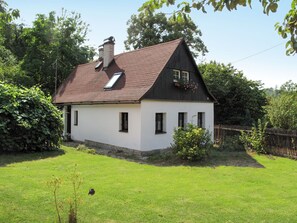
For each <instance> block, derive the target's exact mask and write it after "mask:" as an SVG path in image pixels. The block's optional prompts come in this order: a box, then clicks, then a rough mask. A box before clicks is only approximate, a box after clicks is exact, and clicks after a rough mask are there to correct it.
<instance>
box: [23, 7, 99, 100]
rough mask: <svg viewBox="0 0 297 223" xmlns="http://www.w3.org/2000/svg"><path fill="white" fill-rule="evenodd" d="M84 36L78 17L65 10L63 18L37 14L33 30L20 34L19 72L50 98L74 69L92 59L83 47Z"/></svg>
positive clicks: (90, 53) (86, 29)
mask: <svg viewBox="0 0 297 223" xmlns="http://www.w3.org/2000/svg"><path fill="white" fill-rule="evenodd" d="M87 32H88V25H86V24H85V23H84V22H83V21H82V20H81V16H80V14H77V13H74V12H72V13H71V14H69V13H67V11H65V10H63V12H62V16H56V14H55V12H50V13H49V15H48V16H46V15H43V14H38V15H37V18H36V20H35V21H34V22H33V27H32V28H25V29H24V31H23V34H22V36H23V39H24V40H25V43H26V54H25V55H24V57H23V61H22V68H23V69H24V70H25V71H26V72H27V73H29V74H30V76H31V77H32V84H33V85H35V84H40V85H41V88H42V89H43V90H45V91H46V92H49V93H51V94H53V93H54V92H55V87H56V86H59V85H60V84H61V83H62V81H63V80H64V79H65V78H66V77H67V76H68V75H69V73H70V72H71V70H72V69H73V68H74V66H76V65H77V64H81V63H86V62H88V61H89V60H90V59H92V58H93V56H94V49H93V48H90V47H87V46H83V44H84V42H85V41H86V34H87Z"/></svg>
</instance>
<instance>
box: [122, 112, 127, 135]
mask: <svg viewBox="0 0 297 223" xmlns="http://www.w3.org/2000/svg"><path fill="white" fill-rule="evenodd" d="M120 115H121V119H120V122H121V123H120V131H125V132H127V131H128V113H127V112H122V113H121V114H120Z"/></svg>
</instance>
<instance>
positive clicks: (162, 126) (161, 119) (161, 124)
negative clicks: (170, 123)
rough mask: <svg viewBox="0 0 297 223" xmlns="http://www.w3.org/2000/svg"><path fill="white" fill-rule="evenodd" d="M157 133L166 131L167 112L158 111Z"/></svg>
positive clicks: (156, 120) (156, 118) (156, 119)
mask: <svg viewBox="0 0 297 223" xmlns="http://www.w3.org/2000/svg"><path fill="white" fill-rule="evenodd" d="M155 133H156V134H161V133H166V113H156V117H155Z"/></svg>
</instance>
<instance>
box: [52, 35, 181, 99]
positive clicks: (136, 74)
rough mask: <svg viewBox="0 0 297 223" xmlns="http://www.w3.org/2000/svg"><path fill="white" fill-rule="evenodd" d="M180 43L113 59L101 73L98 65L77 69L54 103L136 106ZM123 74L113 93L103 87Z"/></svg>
mask: <svg viewBox="0 0 297 223" xmlns="http://www.w3.org/2000/svg"><path fill="white" fill-rule="evenodd" d="M182 41H183V40H182V39H178V40H174V41H170V42H166V43H161V44H158V45H154V46H150V47H145V48H142V49H139V50H134V51H130V52H127V53H122V54H118V55H116V56H114V60H113V61H112V62H111V64H110V65H109V67H108V68H107V69H106V70H105V71H104V70H103V69H102V65H101V66H100V67H99V69H98V70H97V71H96V70H95V66H96V65H97V64H98V62H97V61H96V62H92V63H88V64H82V65H78V66H77V67H76V68H75V70H74V71H73V72H72V73H71V74H70V76H69V77H68V78H67V79H66V80H65V81H64V83H63V84H62V85H61V86H60V87H59V89H58V91H57V94H56V95H55V96H54V101H53V102H54V103H57V104H63V103H131V102H139V101H140V100H141V98H142V96H143V95H144V94H145V93H146V92H147V91H148V90H149V89H150V88H151V87H152V86H153V84H154V82H155V81H156V79H157V77H158V75H159V74H160V73H161V71H162V70H163V68H164V67H165V65H166V64H167V62H168V60H169V59H170V57H171V56H172V55H173V53H174V51H175V49H176V48H177V47H178V45H179V44H180V43H181V42H182ZM119 71H123V72H124V73H125V74H124V75H123V76H122V77H121V78H120V79H119V81H118V82H116V84H115V85H114V87H113V88H112V90H104V86H105V85H106V83H107V82H108V81H109V79H111V77H112V75H113V74H114V73H115V72H119Z"/></svg>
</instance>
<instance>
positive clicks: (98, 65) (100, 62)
mask: <svg viewBox="0 0 297 223" xmlns="http://www.w3.org/2000/svg"><path fill="white" fill-rule="evenodd" d="M101 64H102V61H99V63H98V64H97V65H96V67H95V69H98V68H99V67H100V65H101Z"/></svg>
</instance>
